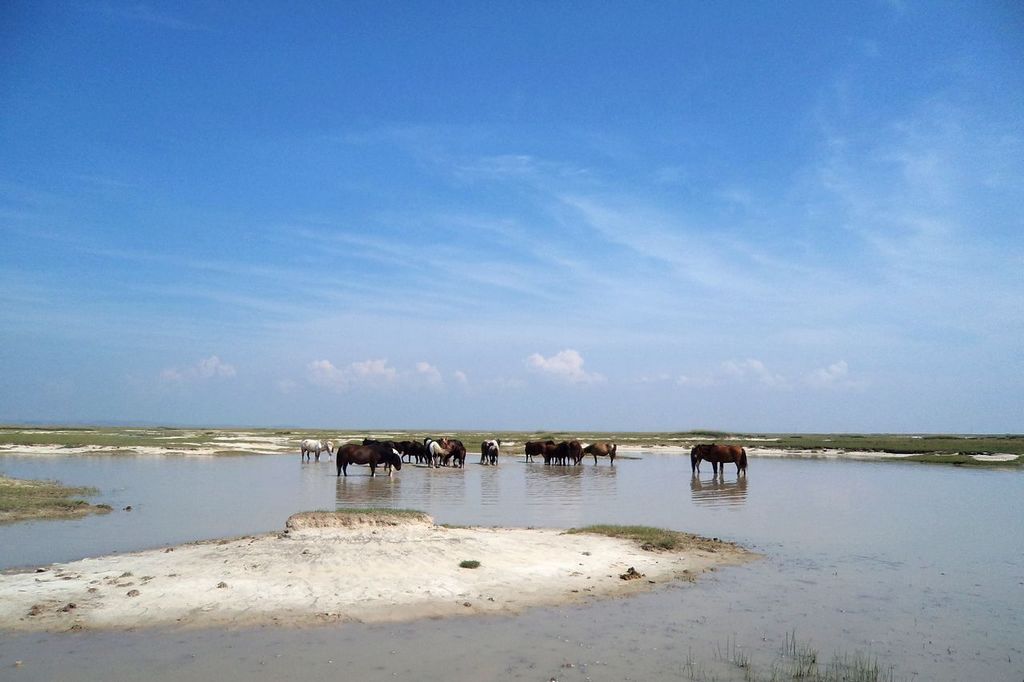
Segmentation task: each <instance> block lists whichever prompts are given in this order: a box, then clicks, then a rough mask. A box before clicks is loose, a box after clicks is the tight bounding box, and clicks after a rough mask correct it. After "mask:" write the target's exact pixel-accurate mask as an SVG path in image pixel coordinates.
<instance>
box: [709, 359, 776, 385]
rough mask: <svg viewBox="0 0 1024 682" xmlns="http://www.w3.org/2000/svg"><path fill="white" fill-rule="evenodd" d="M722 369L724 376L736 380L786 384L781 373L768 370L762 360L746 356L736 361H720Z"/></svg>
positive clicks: (765, 383)
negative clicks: (744, 358)
mask: <svg viewBox="0 0 1024 682" xmlns="http://www.w3.org/2000/svg"><path fill="white" fill-rule="evenodd" d="M722 371H723V372H724V373H725V375H726V376H729V377H732V378H734V379H736V380H738V381H741V382H744V381H752V382H754V383H758V384H764V385H765V386H772V387H783V386H786V383H787V382H786V379H785V377H783V376H782V375H781V374H776V373H774V372H772V371H770V370H769V369H768V368H767V367H766V366H765V364H764V363H763V362H761V361H760V360H755V359H753V358H748V359H746V360H742V361H739V362H737V361H736V360H728V361H726V362H723V363H722Z"/></svg>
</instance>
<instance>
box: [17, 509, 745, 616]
mask: <svg viewBox="0 0 1024 682" xmlns="http://www.w3.org/2000/svg"><path fill="white" fill-rule="evenodd" d="M753 556H754V555H753V554H751V553H749V552H747V551H746V550H743V549H742V548H740V547H737V546H735V545H733V544H730V543H726V542H719V541H716V540H708V539H704V538H699V537H696V536H687V539H686V541H685V542H684V543H683V544H682V546H680V547H679V548H677V549H674V550H671V551H652V550H645V549H643V548H641V547H640V546H639V545H638V544H637V543H635V542H634V541H631V540H624V539H618V538H610V537H605V536H601V535H590V534H571V535H570V534H566V533H564V532H563V531H559V530H553V529H513V528H446V527H441V526H436V525H434V524H433V522H432V521H431V520H430V519H429V518H428V517H425V516H424V517H422V518H420V519H412V520H399V521H396V520H393V519H392V520H387V519H380V518H375V517H357V518H355V519H352V518H349V519H346V520H339V518H338V517H336V516H334V515H331V514H319V513H313V514H302V515H296V516H295V517H292V519H289V528H288V530H286V531H285V532H283V533H275V534H268V535H260V536H246V537H241V538H235V539H231V540H217V541H207V542H199V543H192V544H186V545H181V546H177V547H171V548H165V549H156V550H147V551H143V552H135V553H131V554H124V555H113V556H105V557H99V558H94V559H83V560H81V561H75V562H71V563H66V564H54V565H52V566H49V567H46V568H45V569H37V570H36V571H32V572H18V573H10V574H6V575H0V628H3V629H8V630H51V631H52V630H79V629H96V628H102V629H134V628H141V627H152V626H172V627H175V626H181V627H187V626H195V627H208V626H218V627H222V626H228V627H232V626H237V627H242V626H252V625H263V624H281V625H304V624H313V623H320V622H332V621H363V622H372V621H397V620H412V619H417V618H424V617H441V616H449V615H455V614H466V613H484V612H515V611H518V610H521V609H524V608H527V607H530V606H539V605H555V604H562V603H569V602H574V601H579V600H584V599H589V598H593V597H602V596H616V595H623V594H628V593H631V592H635V591H638V590H644V589H650V588H651V587H652V586H654V585H657V584H661V583H665V582H668V581H674V580H694V579H695V578H696V577H697V576H698V575H699V574H700V573H702V572H704V571H707V570H713V569H714V568H715V567H717V566H722V565H727V564H736V563H740V562H743V561H746V560H749V559H750V558H752V557H753ZM464 560H477V561H479V562H480V567H479V568H476V569H468V568H460V567H459V563H460V562H462V561H464ZM631 568H632V569H634V571H635V573H639V574H642V575H643V577H642V578H635V579H629V580H626V579H623V578H622V577H621V576H623V575H624V574H629V573H630V569H631Z"/></svg>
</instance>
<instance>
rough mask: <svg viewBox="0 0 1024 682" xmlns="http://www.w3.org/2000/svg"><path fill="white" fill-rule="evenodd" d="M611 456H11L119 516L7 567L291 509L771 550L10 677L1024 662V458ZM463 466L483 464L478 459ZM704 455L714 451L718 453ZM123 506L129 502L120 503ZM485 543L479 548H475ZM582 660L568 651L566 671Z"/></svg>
mask: <svg viewBox="0 0 1024 682" xmlns="http://www.w3.org/2000/svg"><path fill="white" fill-rule="evenodd" d="M621 454H635V455H640V456H642V458H643V459H642V460H620V461H619V462H618V463H617V464H616V465H615V467H614V468H612V467H610V466H609V465H608V463H607V462H606V461H602V462H601V464H599V465H598V466H596V467H595V466H594V465H593V461H592V460H591V461H590V462H589V463H588V464H586V465H585V466H582V467H545V466H544V465H543V464H524V463H523V462H522V461H521V460H519V461H515V460H512V459H506V460H505V461H504V462H502V464H500V465H499V466H498V467H482V466H479V465H476V464H472V463H471V464H469V465H468V466H467V468H466V469H465V470H464V471H459V470H447V469H440V470H437V469H426V468H421V467H415V466H411V465H406V467H405V468H404V469H403V470H402V471H401V472H399V473H397V474H396V475H395V476H394V477H392V478H387V477H386V476H378V477H377V478H372V479H371V478H370V477H369V476H367V475H366V474H367V473H368V472H367V470H366V469H363V468H357V471H356V473H357V474H360V475H356V476H350V477H349V478H347V479H345V478H341V479H338V478H336V477H335V476H334V468H333V462H320V463H311V464H300V462H299V461H298V457H297V456H292V455H288V456H278V455H262V456H251V457H231V458H152V457H137V458H132V457H129V458H123V457H118V458H110V457H76V458H73V459H67V458H61V459H56V458H49V457H46V458H44V457H25V456H0V471H3V472H4V473H6V474H8V475H12V476H20V477H30V478H58V479H60V480H62V481H63V482H65V483H68V484H72V485H94V486H96V487H98V488H100V490H101V491H102V494H101V495H100V496H99V497H98V498H96V499H95V500H94V501H97V502H107V503H108V504H111V505H112V506H114V508H115V509H116V510H118V511H115V512H114V513H112V514H110V515H107V516H95V517H89V518H86V519H80V520H75V521H49V522H37V523H23V524H14V525H8V526H0V566H2V567H11V566H27V565H37V564H42V563H49V562H52V561H66V560H70V559H76V558H81V557H83V556H87V555H88V556H94V555H100V554H106V553H110V552H113V551H128V550H134V549H141V548H145V547H155V546H161V545H165V544H175V543H179V542H182V541H187V540H193V539H199V538H210V537H221V536H228V535H240V534H245V533H252V532H262V531H271V530H278V529H280V528H281V527H282V526H283V524H284V520H285V519H286V518H287V516H288V515H289V514H291V513H294V512H296V511H301V510H307V509H331V508H335V507H361V506H391V507H404V508H414V509H423V510H425V511H427V512H429V513H430V514H431V515H433V516H434V518H435V519H436V520H437V521H438V522H442V523H453V524H470V523H472V524H482V525H517V526H530V525H534V526H555V527H569V526H578V525H584V524H590V523H600V522H610V523H643V524H649V525H657V526H666V527H671V528H676V529H679V530H689V531H693V532H698V533H701V534H704V535H708V536H716V537H722V538H725V539H729V540H735V541H738V542H740V543H742V544H745V545H747V546H748V547H751V548H753V549H756V550H758V551H760V552H762V553H763V554H764V555H765V559H763V560H761V561H758V562H755V563H753V564H749V565H746V566H741V567H735V568H729V569H724V570H721V571H717V572H715V573H712V574H709V575H706V576H703V577H702V578H701V580H700V581H699V582H698V583H697V584H696V585H692V586H691V585H680V586H673V587H668V588H662V589H659V590H657V591H655V592H653V593H650V594H646V595H641V596H638V597H633V598H629V599H617V600H611V601H603V602H596V603H593V604H589V605H586V606H581V607H565V608H558V609H535V610H532V611H529V612H527V613H525V614H523V615H520V616H515V617H467V618H458V619H449V620H441V621H438V620H429V621H422V622H418V623H411V624H403V625H394V626H363V625H354V624H349V625H340V626H330V627H322V628H313V629H307V630H300V631H288V630H277V629H264V630H256V631H246V632H209V631H204V632H180V631H179V632H172V633H166V632H164V633H129V634H125V633H118V634H103V633H90V634H79V635H17V636H13V637H5V638H4V639H3V641H0V670H4V669H7V667H8V666H10V665H11V664H12V663H13V661H15V660H22V661H24V662H25V663H24V665H23V666H22V667H20V668H18V678H19V679H71V678H74V679H122V678H133V677H139V676H142V675H143V674H144V675H145V676H147V677H150V678H156V679H207V678H210V677H213V676H217V677H220V678H223V679H224V680H234V679H252V678H263V679H277V678H281V677H284V676H291V675H295V674H296V673H298V672H300V671H301V674H302V676H303V677H306V676H313V675H318V674H323V675H330V676H334V677H337V676H338V675H339V674H343V675H344V676H345V677H346V678H348V679H396V678H405V679H416V680H442V679H443V680H453V679H456V680H461V679H465V680H475V679H496V678H511V679H535V680H549V679H551V678H552V677H554V678H556V679H559V680H574V679H578V680H585V679H588V678H589V679H595V680H597V679H637V680H643V679H689V676H690V673H691V672H693V671H695V670H696V671H697V676H698V678H699V676H700V675H701V674H707V675H709V676H710V675H714V676H716V677H717V679H731V678H735V679H742V677H743V673H742V671H739V670H736V669H730V668H729V667H728V666H726V665H724V664H722V663H721V662H720V661H717V660H716V652H717V651H718V650H719V649H724V648H725V647H726V643H727V641H730V642H735V643H736V644H737V645H738V646H739V647H741V650H742V651H743V652H744V653H745V654H747V655H749V656H750V657H751V659H752V660H753V661H754V662H755V665H759V666H763V668H762V669H765V670H766V669H767V666H768V665H769V664H770V663H771V662H772V661H774V660H775V658H776V654H777V652H778V651H779V649H780V647H781V646H782V642H783V638H784V637H785V635H786V634H787V633H790V632H792V631H794V630H795V631H796V635H797V638H798V639H799V640H800V641H801V642H803V643H806V644H809V645H810V646H812V647H813V648H815V649H817V650H818V651H819V652H820V653H821V657H822V658H823V659H827V658H829V657H830V655H831V654H832V652H833V651H841V652H853V651H865V652H869V653H870V654H871V655H872V656H876V657H877V658H878V660H879V662H880V663H882V664H883V665H890V664H891V665H892V666H894V671H895V674H896V676H897V678H903V679H927V680H933V679H934V680H966V679H976V680H1021V679H1024V643H1022V641H1021V638H1020V633H1021V632H1024V623H1022V618H1021V616H1020V615H1019V614H1020V613H1021V612H1022V611H1024V533H1022V532H1021V521H1020V519H1021V518H1024V475H1022V474H1021V473H1020V472H1017V471H984V470H983V471H975V470H966V469H957V468H951V467H938V466H924V465H913V464H901V463H892V462H882V463H872V462H845V461H822V460H815V461H805V460H785V459H754V460H752V462H751V473H750V475H749V476H748V477H747V478H746V479H737V476H736V474H735V471H734V469H733V468H731V467H730V471H729V472H727V473H726V474H725V475H724V476H723V477H721V478H719V479H715V478H714V477H713V476H712V474H711V472H710V471H705V472H703V473H702V474H701V475H700V476H699V477H698V478H697V479H693V478H692V477H691V475H690V472H689V461H688V458H686V457H680V456H678V455H664V454H649V453H644V454H642V455H641V453H639V452H633V453H626V452H622V453H621ZM470 461H472V460H470ZM705 466H707V465H705ZM126 505H131V506H132V508H133V510H132V511H131V512H124V511H120V510H121V509H122V508H123V507H124V506H126ZM481 559H483V560H486V558H483V557H482V558H481ZM570 666H571V667H570Z"/></svg>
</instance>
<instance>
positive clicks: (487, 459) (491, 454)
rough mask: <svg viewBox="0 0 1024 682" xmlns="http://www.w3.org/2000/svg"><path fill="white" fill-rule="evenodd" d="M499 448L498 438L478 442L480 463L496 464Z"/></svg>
mask: <svg viewBox="0 0 1024 682" xmlns="http://www.w3.org/2000/svg"><path fill="white" fill-rule="evenodd" d="M500 449H501V441H500V440H485V441H484V442H483V443H480V463H481V464H497V463H498V454H499V452H500Z"/></svg>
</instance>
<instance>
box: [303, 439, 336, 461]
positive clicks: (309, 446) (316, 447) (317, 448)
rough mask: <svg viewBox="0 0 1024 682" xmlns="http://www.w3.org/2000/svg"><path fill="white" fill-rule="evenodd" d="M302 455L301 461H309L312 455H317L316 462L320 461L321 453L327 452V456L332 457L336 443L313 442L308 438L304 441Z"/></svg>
mask: <svg viewBox="0 0 1024 682" xmlns="http://www.w3.org/2000/svg"><path fill="white" fill-rule="evenodd" d="M301 447H302V455H301V459H303V460H306V461H308V460H309V455H310V453H312V454H314V455H316V461H318V462H319V461H320V453H321V452H323V451H325V450H326V451H327V456H328V457H330V456H331V455H333V454H334V441H329V440H313V439H312V438H306V439H304V440H303V441H302V444H301Z"/></svg>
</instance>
